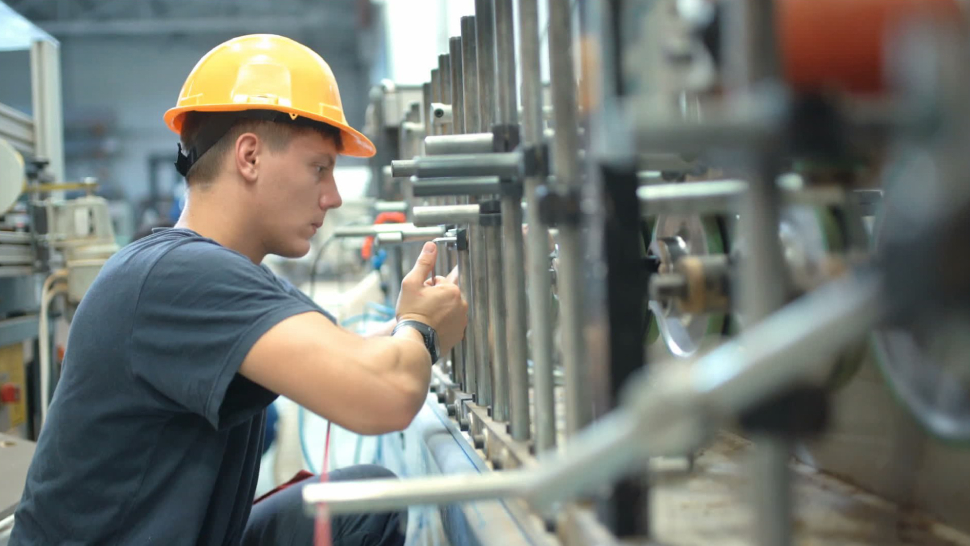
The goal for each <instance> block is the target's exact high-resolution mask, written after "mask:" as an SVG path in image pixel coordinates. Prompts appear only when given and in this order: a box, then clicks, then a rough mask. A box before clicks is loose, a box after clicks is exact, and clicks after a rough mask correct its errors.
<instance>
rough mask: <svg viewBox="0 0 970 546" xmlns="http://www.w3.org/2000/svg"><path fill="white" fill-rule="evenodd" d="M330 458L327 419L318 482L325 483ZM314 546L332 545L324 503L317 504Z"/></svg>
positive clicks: (328, 424)
mask: <svg viewBox="0 0 970 546" xmlns="http://www.w3.org/2000/svg"><path fill="white" fill-rule="evenodd" d="M329 460H330V421H327V439H326V441H325V442H324V444H323V466H322V467H321V469H322V470H321V471H320V483H327V461H329ZM314 535H315V540H314V541H313V543H314V544H315V546H332V545H333V534H332V532H331V529H330V511H329V510H327V507H326V506H325V505H324V504H318V505H317V520H316V523H315V525H314Z"/></svg>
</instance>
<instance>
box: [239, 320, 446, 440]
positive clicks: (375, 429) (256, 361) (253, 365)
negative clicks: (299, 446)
mask: <svg viewBox="0 0 970 546" xmlns="http://www.w3.org/2000/svg"><path fill="white" fill-rule="evenodd" d="M239 373H241V374H242V375H244V376H245V377H247V378H248V379H250V380H252V381H254V382H255V383H258V384H260V385H262V386H264V387H266V388H267V389H269V390H271V391H273V392H277V393H280V394H282V395H284V396H286V397H287V398H290V399H292V400H293V401H295V402H296V403H298V404H300V405H301V406H303V407H305V408H307V409H309V410H310V411H312V412H314V413H316V414H318V415H321V416H323V417H325V418H327V419H329V420H331V421H333V422H334V423H336V424H338V425H340V426H341V427H343V428H346V429H348V430H351V431H354V432H357V433H360V434H383V433H386V432H392V431H395V430H401V429H403V428H406V427H407V426H408V424H409V423H410V422H411V419H413V418H414V415H416V414H417V412H418V410H420V409H421V405H422V404H423V403H424V399H425V396H426V395H427V391H428V383H429V381H430V379H431V362H430V357H429V356H428V351H427V350H426V349H425V347H424V343H423V342H422V340H421V336H420V334H418V333H417V332H415V331H414V330H411V329H410V328H405V329H403V330H401V331H400V332H399V333H398V335H396V336H394V337H381V338H364V337H361V336H359V335H356V334H353V333H350V332H348V331H346V330H343V329H341V328H339V327H337V326H334V325H333V324H332V323H331V322H330V321H329V320H327V319H326V318H325V317H324V316H323V315H321V314H319V313H303V314H300V315H296V316H293V317H290V318H288V319H286V320H284V321H282V322H280V323H279V324H277V325H276V326H274V327H273V328H271V329H270V330H269V331H268V332H266V334H264V335H263V336H262V337H261V338H260V339H259V341H257V342H256V344H255V345H253V348H252V349H250V351H249V354H248V355H247V356H246V359H245V360H244V361H243V363H242V366H241V367H240V368H239Z"/></svg>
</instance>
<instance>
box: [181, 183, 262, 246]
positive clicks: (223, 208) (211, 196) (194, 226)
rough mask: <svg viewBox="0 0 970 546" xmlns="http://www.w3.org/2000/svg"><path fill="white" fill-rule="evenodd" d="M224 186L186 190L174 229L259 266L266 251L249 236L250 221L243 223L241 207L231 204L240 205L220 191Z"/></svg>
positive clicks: (244, 216) (250, 219) (255, 239)
mask: <svg viewBox="0 0 970 546" xmlns="http://www.w3.org/2000/svg"><path fill="white" fill-rule="evenodd" d="M220 186H221V187H220ZM227 186H229V185H228V184H218V183H213V184H212V186H211V187H208V188H205V189H202V188H191V189H189V193H188V198H187V199H186V202H185V209H184V210H182V215H181V216H180V217H179V220H178V223H176V224H175V227H177V228H185V229H190V230H192V231H194V232H196V233H198V234H199V235H201V236H203V237H207V238H209V239H212V240H213V241H215V242H217V243H219V244H220V245H222V246H224V247H226V248H228V249H231V250H235V251H236V252H239V253H240V254H242V255H243V256H246V257H247V258H249V259H250V260H252V262H253V263H255V264H259V263H261V262H262V261H263V258H265V257H266V251H265V249H264V248H263V246H262V244H261V243H260V241H259V239H258V238H254V237H253V233H252V228H253V226H252V221H253V218H252V217H250V218H248V220H247V219H246V215H245V214H244V210H245V209H244V207H243V206H238V205H235V204H239V205H241V203H240V200H239V199H234V198H233V197H234V196H231V195H225V193H226V191H224V190H223V191H220V190H221V189H222V188H225V187H227ZM230 204H233V205H230Z"/></svg>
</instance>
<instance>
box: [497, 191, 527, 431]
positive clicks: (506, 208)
mask: <svg viewBox="0 0 970 546" xmlns="http://www.w3.org/2000/svg"><path fill="white" fill-rule="evenodd" d="M502 239H504V240H505V243H506V244H505V261H504V265H505V269H504V272H503V273H504V275H505V309H506V311H507V314H506V323H505V324H506V332H507V338H508V345H507V347H508V352H507V355H506V361H507V362H508V368H509V378H508V383H509V388H510V392H509V412H510V413H509V419H510V421H511V427H510V431H509V432H510V433H511V434H512V439H513V440H520V441H525V440H528V439H529V437H530V436H531V434H532V432H531V430H530V429H531V427H530V423H529V421H530V419H529V366H528V353H527V348H528V339H527V338H526V335H525V334H526V332H525V329H526V324H525V322H526V303H525V300H524V299H523V298H522V295H523V294H525V293H526V290H525V268H524V265H523V264H524V263H525V251H524V248H523V241H522V196H521V194H518V195H502ZM499 242H500V243H501V241H499Z"/></svg>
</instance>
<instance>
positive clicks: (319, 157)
mask: <svg viewBox="0 0 970 546" xmlns="http://www.w3.org/2000/svg"><path fill="white" fill-rule="evenodd" d="M313 161H314V162H318V163H325V164H326V165H327V166H331V165H334V164H336V163H337V156H335V155H333V154H314V155H313Z"/></svg>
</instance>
